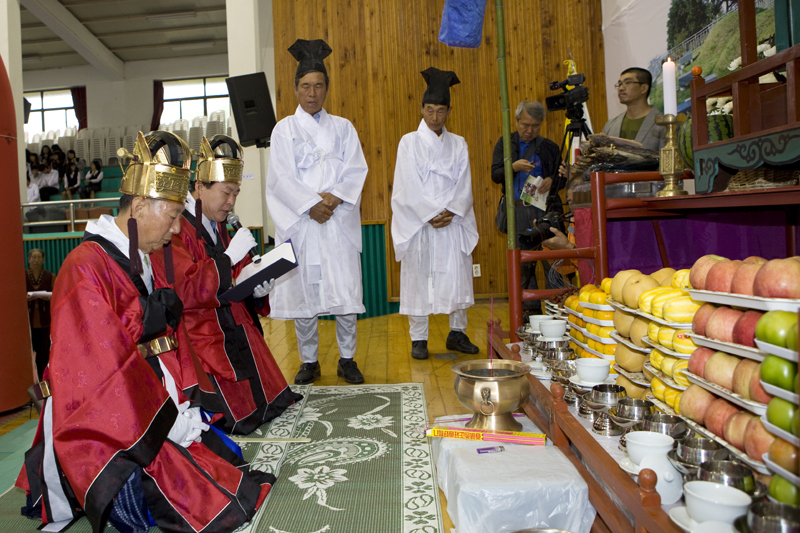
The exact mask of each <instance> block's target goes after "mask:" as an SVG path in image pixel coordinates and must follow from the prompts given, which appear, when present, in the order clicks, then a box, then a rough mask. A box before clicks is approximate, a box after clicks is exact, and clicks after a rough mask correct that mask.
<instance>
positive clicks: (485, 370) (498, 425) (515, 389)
mask: <svg viewBox="0 0 800 533" xmlns="http://www.w3.org/2000/svg"><path fill="white" fill-rule="evenodd" d="M452 370H453V372H455V373H456V374H458V377H456V381H455V384H454V388H455V392H456V397H457V398H458V401H459V402H461V405H463V406H464V407H466V408H467V409H469V410H470V411H472V412H473V413H475V414H474V415H473V417H472V420H470V421H469V422H467V424H466V427H468V428H474V429H491V430H504V431H520V430H521V429H522V424H520V423H519V422H517V421H516V420H514V416H513V414H512V413H513V412H514V411H515V410H517V409H518V408H519V406H520V405H522V404H523V403H524V402H525V400H527V399H528V397H529V396H530V394H531V386H530V382H529V381H528V377H527V374H528V373H529V372H530V371H531V369H530V367H529V366H528V365H526V364H524V363H520V362H517V361H508V360H498V359H494V360H489V359H476V360H473V361H464V362H462V363H456V364H454V365H453V366H452Z"/></svg>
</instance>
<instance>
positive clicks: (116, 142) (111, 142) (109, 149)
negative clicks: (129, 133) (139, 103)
mask: <svg viewBox="0 0 800 533" xmlns="http://www.w3.org/2000/svg"><path fill="white" fill-rule="evenodd" d="M123 135H125V128H124V127H119V128H111V129H110V130H109V132H108V138H107V139H106V152H105V153H106V157H105V160H106V163H107V164H108V165H116V164H118V163H119V157H118V156H117V149H118V148H119V147H120V146H122V137H123ZM112 161H113V162H112Z"/></svg>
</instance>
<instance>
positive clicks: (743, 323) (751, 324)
mask: <svg viewBox="0 0 800 533" xmlns="http://www.w3.org/2000/svg"><path fill="white" fill-rule="evenodd" d="M763 314H764V313H762V312H761V311H754V310H752V309H751V310H749V311H745V312H744V313H743V314H742V316H740V317H739V320H737V321H736V324H734V325H733V342H735V343H736V344H743V345H745V346H752V347H753V348H755V346H756V324H758V319H759V318H761V316H762V315H763Z"/></svg>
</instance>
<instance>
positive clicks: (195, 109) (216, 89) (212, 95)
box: [161, 77, 231, 124]
mask: <svg viewBox="0 0 800 533" xmlns="http://www.w3.org/2000/svg"><path fill="white" fill-rule="evenodd" d="M163 83H164V111H163V112H162V113H161V123H162V124H170V123H172V122H175V121H176V120H179V119H183V120H192V119H193V118H195V117H201V116H206V117H208V116H211V113H214V112H216V111H224V112H225V117H229V116H231V102H230V98H228V86H227V85H226V84H225V77H218V78H196V79H191V80H174V81H165V82H163Z"/></svg>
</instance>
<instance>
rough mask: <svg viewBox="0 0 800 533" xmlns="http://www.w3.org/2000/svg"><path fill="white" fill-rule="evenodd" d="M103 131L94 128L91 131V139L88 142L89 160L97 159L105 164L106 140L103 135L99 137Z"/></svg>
mask: <svg viewBox="0 0 800 533" xmlns="http://www.w3.org/2000/svg"><path fill="white" fill-rule="evenodd" d="M102 133H103V130H102V129H99V128H98V129H96V130H94V132H93V135H92V139H91V140H90V142H89V158H90V159H89V160H90V161H94V160H99V161H100V164H101V165H103V166H105V165H106V157H105V156H106V142H105V139H104V138H103V137H101V135H102Z"/></svg>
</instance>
